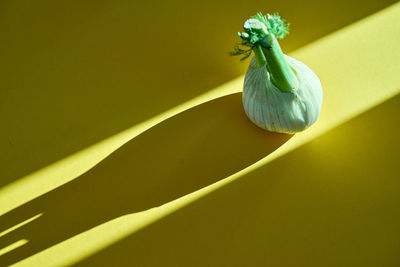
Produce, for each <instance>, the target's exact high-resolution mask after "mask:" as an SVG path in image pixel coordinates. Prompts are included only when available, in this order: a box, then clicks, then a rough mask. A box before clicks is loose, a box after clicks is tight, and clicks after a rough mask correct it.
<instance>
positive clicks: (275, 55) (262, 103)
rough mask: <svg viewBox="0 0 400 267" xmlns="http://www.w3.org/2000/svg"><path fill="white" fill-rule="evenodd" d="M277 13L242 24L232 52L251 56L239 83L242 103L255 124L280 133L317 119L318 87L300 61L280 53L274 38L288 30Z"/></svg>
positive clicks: (318, 104)
mask: <svg viewBox="0 0 400 267" xmlns="http://www.w3.org/2000/svg"><path fill="white" fill-rule="evenodd" d="M288 26H289V25H288V24H287V23H286V22H285V21H284V20H282V19H281V18H280V17H279V15H277V14H274V15H270V14H267V15H266V16H264V15H262V14H261V13H258V14H257V15H255V16H253V17H252V18H250V19H248V20H247V21H246V22H245V23H244V30H245V31H244V32H240V33H239V36H240V37H241V38H242V42H241V43H240V44H239V45H237V46H236V47H235V51H233V52H232V53H231V54H232V55H244V57H243V58H242V60H244V59H246V58H248V57H249V56H250V55H251V54H252V53H254V57H253V58H252V60H251V62H250V65H249V68H248V70H247V73H246V76H245V80H244V86H243V106H244V110H245V112H246V114H247V116H248V117H249V118H250V120H251V121H252V122H253V123H255V124H256V125H258V126H259V127H261V128H263V129H266V130H269V131H273V132H280V133H296V132H299V131H303V130H304V129H307V128H308V127H309V126H311V125H312V124H313V123H314V122H316V121H317V119H318V116H319V113H320V111H321V105H322V86H321V82H320V81H319V79H318V77H317V75H315V74H314V72H313V71H312V70H311V69H310V68H309V67H307V66H306V65H305V64H304V63H302V62H300V61H298V60H296V59H294V58H291V57H289V56H286V55H284V54H283V52H282V50H281V48H280V46H279V43H278V41H277V38H283V37H285V36H286V35H287V34H288V33H289V29H288Z"/></svg>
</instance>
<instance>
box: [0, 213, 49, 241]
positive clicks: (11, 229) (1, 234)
mask: <svg viewBox="0 0 400 267" xmlns="http://www.w3.org/2000/svg"><path fill="white" fill-rule="evenodd" d="M42 215H43V213H39V214H38V215H35V216H33V217H31V218H29V219H27V220H25V221H23V222H20V223H19V224H17V225H14V226H13V227H10V228H8V229H7V230H5V231H3V232H1V233H0V237H2V236H4V235H6V234H8V233H10V232H12V231H14V230H16V229H18V228H20V227H21V226H23V225H25V224H27V223H30V222H31V221H33V220H36V219H37V218H39V217H40V216H42Z"/></svg>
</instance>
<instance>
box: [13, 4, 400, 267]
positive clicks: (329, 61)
mask: <svg viewBox="0 0 400 267" xmlns="http://www.w3.org/2000/svg"><path fill="white" fill-rule="evenodd" d="M399 16H400V4H396V5H394V6H392V7H390V8H388V9H386V10H383V11H381V12H379V13H377V14H375V15H373V16H370V17H368V18H367V19H364V20H363V21H361V22H358V23H356V24H354V25H351V26H349V27H347V28H345V29H343V30H341V31H339V32H336V33H334V34H332V35H330V36H329V37H326V38H323V39H321V40H319V41H317V42H315V43H312V44H310V45H308V46H307V47H305V48H303V49H301V50H299V51H296V52H295V53H293V54H292V56H294V57H296V58H298V59H300V60H302V61H304V62H306V63H307V64H308V65H309V66H310V67H311V68H312V69H313V70H315V72H316V73H317V74H318V75H319V76H320V78H321V80H322V83H323V86H324V89H325V91H324V93H325V102H324V105H323V109H322V113H321V118H320V120H319V122H318V123H317V124H316V125H315V126H313V127H312V128H310V129H309V130H307V131H306V132H304V133H300V134H296V135H295V136H294V137H293V138H292V139H290V141H289V142H287V143H286V144H285V145H283V146H282V147H281V148H279V149H278V150H276V151H275V152H274V153H272V154H270V155H269V156H268V157H266V158H264V159H262V160H261V161H259V162H257V163H255V164H253V165H252V166H250V167H248V168H246V169H244V170H242V171H240V172H238V173H236V174H234V175H232V176H229V177H227V178H225V179H224V180H221V181H219V182H217V183H214V184H212V185H210V186H207V187H205V188H203V189H201V190H198V191H196V192H193V193H191V194H188V195H186V196H184V197H182V198H179V199H177V200H174V201H172V202H169V203H167V204H165V205H163V206H161V207H157V208H153V209H150V210H148V211H144V212H139V213H135V214H131V215H126V216H122V217H119V218H117V219H114V220H112V221H109V222H107V223H104V224H102V225H99V226H97V227H95V228H92V229H90V230H88V231H86V232H83V233H81V234H79V235H77V236H74V237H72V238H70V239H68V240H66V241H64V242H62V243H59V244H57V245H55V246H53V247H51V248H49V249H46V250H44V251H42V252H40V253H38V254H36V255H33V256H31V257H29V258H27V259H25V260H23V261H21V262H19V263H18V265H20V266H24V265H35V264H36V265H40V264H43V263H45V262H46V261H47V260H48V259H49V258H51V259H52V260H54V259H57V262H58V263H59V264H60V265H65V264H72V263H74V262H77V261H79V260H80V259H83V258H85V257H87V256H89V255H91V254H93V253H95V252H97V251H99V250H101V249H102V248H105V247H107V246H109V245H110V244H112V243H115V242H117V241H118V240H120V239H122V238H124V237H126V236H128V235H130V234H132V233H134V232H136V231H138V230H139V229H141V228H143V227H146V226H147V225H149V224H151V223H153V222H155V221H157V220H159V219H160V218H163V217H165V216H166V215H168V214H171V213H173V212H174V211H176V210H178V209H180V208H182V207H184V206H186V205H188V204H189V203H191V202H193V201H196V200H197V199H199V198H202V197H203V196H205V195H206V194H208V193H210V192H212V191H214V190H216V189H218V188H221V187H222V186H224V185H226V184H228V183H230V182H231V181H233V180H236V179H238V178H240V177H242V176H243V175H244V174H246V173H249V172H251V171H253V170H255V169H257V168H258V167H260V166H262V165H265V164H267V163H268V162H270V161H272V160H273V159H275V158H277V157H279V156H281V155H284V154H285V153H287V152H289V151H292V150H294V149H296V148H297V147H299V146H301V145H302V144H304V143H306V142H308V141H311V140H312V139H314V138H316V137H318V136H320V135H321V134H323V133H325V132H327V131H329V130H331V129H333V128H334V127H337V126H338V125H340V124H341V123H343V122H345V121H348V120H349V119H351V118H353V117H355V116H357V115H359V114H361V113H362V112H365V111H366V110H368V109H370V108H371V107H374V106H376V105H378V104H380V103H382V102H383V101H385V100H387V99H389V98H391V97H393V96H395V95H396V94H398V93H399V88H400V76H399V75H397V72H398V71H399V70H400V53H396V52H397V51H398V50H397V47H396V44H397V43H399V42H400V36H399V35H396V34H393V33H395V32H399V31H400V25H399V24H398V23H397V18H398V17H399ZM372 37H373V38H372ZM241 83H242V77H241V78H238V79H236V80H234V81H232V82H230V83H228V84H226V85H223V86H221V87H219V88H217V89H215V90H213V91H211V92H209V93H208V94H206V95H203V96H200V97H199V98H196V99H195V100H193V101H192V102H188V103H185V104H183V105H182V106H180V108H182V109H183V108H189V107H190V106H191V105H195V104H197V103H200V102H197V101H206V100H207V99H208V100H210V99H213V98H215V97H218V96H223V95H226V94H229V93H234V92H237V91H239V90H240V89H241ZM175 112H178V110H175ZM171 114H173V113H170V114H167V115H171ZM164 115H165V114H164ZM391 115H392V114H391ZM158 119H159V120H162V117H158ZM149 125H150V124H148V125H147V126H146V125H142V127H143V128H142V129H146V127H150V126H149ZM128 131H129V130H128ZM126 134H127V133H126ZM126 138H127V137H126ZM122 139H123V138H122V137H121V140H122ZM10 207H11V205H10ZM82 243H84V244H85V246H84V247H85V249H82V248H81V246H79V245H78V244H82ZM57 255H65V257H63V258H62V259H61V258H60V257H58V258H57Z"/></svg>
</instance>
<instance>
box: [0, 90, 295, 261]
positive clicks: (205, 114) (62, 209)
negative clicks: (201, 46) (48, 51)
mask: <svg viewBox="0 0 400 267" xmlns="http://www.w3.org/2000/svg"><path fill="white" fill-rule="evenodd" d="M290 137H291V135H285V134H277V133H270V132H267V131H264V130H262V129H260V128H258V127H256V126H254V125H253V124H252V123H251V122H250V121H249V120H248V119H247V117H246V116H245V114H244V112H243V109H242V105H241V94H239V93H238V94H233V95H229V96H225V97H222V98H219V99H215V100H213V101H210V102H207V103H204V104H202V105H199V106H197V107H194V108H192V109H190V110H187V111H185V112H183V113H181V114H178V115H176V116H174V117H172V118H170V119H168V120H166V121H164V122H162V123H160V124H158V125H156V126H154V127H153V128H151V129H149V130H148V131H146V132H144V133H143V134H141V135H139V136H137V137H136V138H134V139H133V140H131V141H130V142H128V143H127V144H125V145H124V146H122V147H121V148H120V149H118V150H117V151H115V152H114V153H112V154H111V155H110V156H109V157H107V158H106V159H105V160H103V161H102V162H101V163H99V164H98V165H96V166H95V167H94V168H93V169H91V170H89V171H88V172H87V173H85V174H83V175H82V176H80V177H78V178H77V179H75V180H73V181H71V182H69V183H67V184H65V185H63V186H61V187H59V188H57V189H55V190H53V191H51V192H49V193H47V194H45V195H43V196H41V197H39V198H37V199H35V200H33V201H31V202H29V203H27V204H25V205H23V206H21V207H18V208H16V209H15V210H13V211H11V212H9V213H7V214H5V215H4V216H2V217H0V222H1V223H0V231H3V230H6V229H8V228H9V227H12V226H14V225H16V224H18V223H20V222H21V221H23V220H26V219H28V218H30V217H32V216H35V215H37V214H39V213H43V215H42V216H41V217H39V218H37V219H36V220H34V221H32V222H30V223H28V224H26V225H24V226H22V227H20V228H18V229H16V230H14V231H11V232H10V233H8V234H6V235H5V236H3V237H1V238H0V248H2V247H5V246H7V245H9V244H11V243H13V242H15V241H17V240H20V239H22V238H24V239H27V240H29V242H28V243H27V244H25V245H23V246H21V247H20V248H17V249H15V250H13V251H11V252H9V253H7V254H5V255H3V256H2V257H1V258H0V265H1V266H3V265H8V264H11V263H15V262H17V261H19V260H21V259H23V258H25V257H28V256H30V255H32V254H35V253H37V252H39V251H41V250H43V249H46V248H48V247H50V246H52V245H54V244H57V243H59V242H61V241H63V240H65V239H67V238H69V237H72V236H74V235H76V234H79V233H81V232H83V231H85V230H88V229H90V228H92V227H94V226H97V225H99V224H101V223H104V222H107V221H109V220H111V219H114V218H116V217H119V216H121V215H124V214H129V213H134V212H138V211H143V210H147V209H149V208H152V207H156V206H159V205H162V204H164V203H166V202H169V201H171V200H174V199H176V198H179V197H181V196H183V195H186V194H188V193H190V192H193V191H195V190H197V189H200V188H202V187H204V186H207V185H209V184H211V183H214V182H216V181H218V180H220V179H222V178H225V177H227V176H229V175H231V174H233V173H235V172H237V171H239V170H242V169H243V168H245V167H247V166H249V165H250V164H252V163H254V162H256V161H258V160H260V159H261V158H263V157H265V156H267V155H268V154H270V153H271V152H272V151H274V150H275V149H276V148H278V147H279V146H280V145H282V144H283V143H285V142H286V141H287V140H288V139H289V138H290Z"/></svg>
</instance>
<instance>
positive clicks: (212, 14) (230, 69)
mask: <svg viewBox="0 0 400 267" xmlns="http://www.w3.org/2000/svg"><path fill="white" fill-rule="evenodd" d="M394 2H396V1H395V0H379V1H376V0H369V1H365V0H353V1H348V0H336V1H319V0H303V1H296V0H285V1H269V2H268V3H266V2H265V0H249V1H245V2H242V3H235V4H233V3H232V1H231V0H220V1H215V0H203V1H187V0H171V1H154V0H149V1H141V2H137V1H125V0H120V1H97V2H96V3H95V4H94V3H93V2H92V1H66V0H64V1H57V2H55V1H51V0H40V1H35V2H34V3H33V2H32V1H26V0H25V1H22V2H21V1H18V2H17V1H6V0H4V1H1V2H0V17H1V18H2V19H1V21H0V32H1V33H2V41H1V42H0V58H1V60H2V64H0V88H1V90H0V121H1V123H2V130H1V131H0V147H1V151H2V153H0V186H4V185H6V184H8V183H10V182H13V181H15V180H17V179H19V178H21V177H23V176H25V175H28V174H30V173H32V172H34V171H36V170H38V169H40V168H43V167H46V166H48V165H49V164H51V163H54V162H55V161H57V160H60V159H63V158H64V157H66V156H68V155H71V154H73V153H75V152H77V151H80V150H82V149H84V148H86V147H88V146H89V145H92V144H95V143H97V142H99V141H101V140H104V139H106V138H108V137H109V136H112V135H114V134H116V133H118V132H120V131H123V130H124V129H127V128H129V127H131V126H132V125H135V124H137V123H139V122H141V121H143V120H146V119H148V118H150V117H152V116H154V115H156V114H159V113H160V112H163V111H165V110H168V109H170V108H172V107H174V106H176V105H178V104H180V103H182V102H185V101H187V100H189V99H191V98H193V97H195V96H197V95H199V94H201V93H204V92H207V91H208V90H210V89H212V88H215V87H216V86H218V85H220V84H223V83H224V82H226V81H229V80H231V79H233V78H235V77H237V76H238V75H240V74H242V73H243V72H244V71H245V69H246V67H247V63H245V64H242V63H240V62H239V60H238V59H237V58H235V57H229V56H228V55H227V51H230V50H231V49H232V46H233V44H234V42H235V41H237V40H238V39H237V38H238V37H237V36H236V34H235V33H236V31H238V30H240V29H241V28H242V25H243V21H244V20H245V19H246V18H247V17H248V16H250V15H253V14H255V13H256V12H259V11H262V12H276V11H279V12H280V13H281V14H282V16H283V17H285V18H286V19H287V20H288V21H290V22H291V23H292V25H293V31H292V33H291V34H290V37H288V38H287V39H286V40H283V42H282V46H283V49H284V50H285V52H290V51H293V50H294V49H297V48H299V47H302V46H304V45H306V44H307V43H309V42H311V41H313V40H316V39H318V38H320V37H322V36H324V35H326V34H328V33H330V32H332V31H335V30H338V29H340V28H342V27H344V26H346V25H348V24H349V23H352V22H354V21H356V20H359V19H362V18H363V17H365V16H367V15H369V14H372V13H374V12H376V11H377V10H380V9H382V8H384V7H386V6H388V5H390V4H392V3H394ZM150 14H151V15H150ZM338 14H340V16H338ZM144 22H145V25H144ZM110 88H112V90H110Z"/></svg>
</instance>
